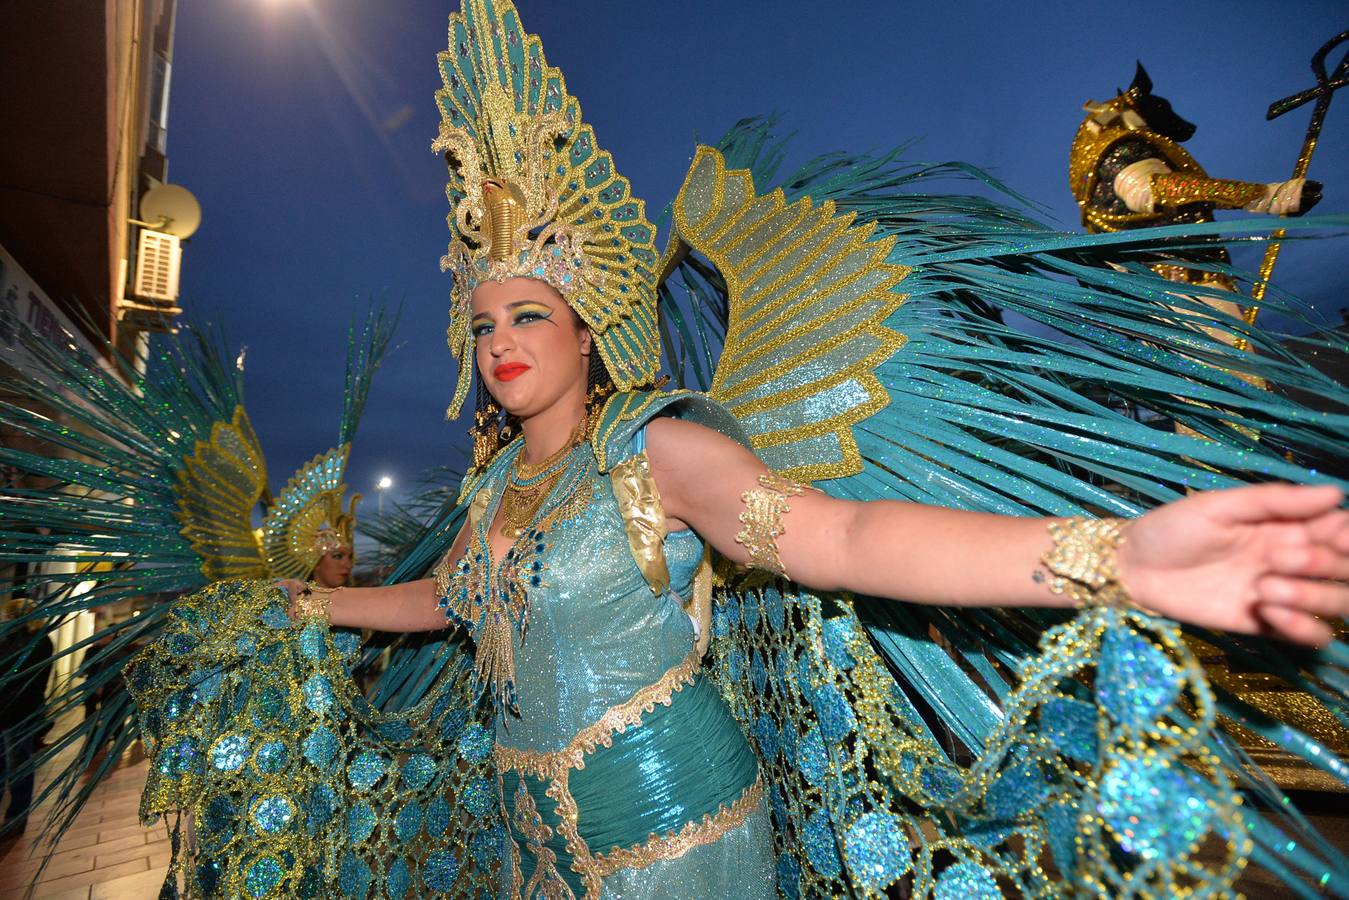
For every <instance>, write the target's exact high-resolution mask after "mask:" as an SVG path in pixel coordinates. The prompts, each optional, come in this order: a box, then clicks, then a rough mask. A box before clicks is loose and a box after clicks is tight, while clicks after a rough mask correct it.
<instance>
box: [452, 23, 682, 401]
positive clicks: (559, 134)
mask: <svg viewBox="0 0 1349 900" xmlns="http://www.w3.org/2000/svg"><path fill="white" fill-rule="evenodd" d="M437 59H438V62H439V64H440V74H441V80H442V82H443V85H444V86H443V87H442V89H441V90H440V91H438V92H437V94H436V100H437V103H438V105H439V107H440V114H441V127H440V136H439V137H438V138H437V139H436V141H435V143H434V144H433V145H432V146H433V149H435V150H437V151H439V152H442V153H444V154H445V158H446V162H447V164H448V165H449V170H450V180H449V184H448V186H447V187H446V195H447V196H448V197H449V200H450V206H451V213H450V215H449V218H448V221H449V225H450V228H451V230H452V231H453V232H454V235H455V236H454V238H453V239H452V240H451V241H450V245H449V249H448V251H447V252H446V254H445V256H444V258H443V259H442V260H441V267H442V268H443V269H445V270H448V271H449V272H450V273H451V274H452V275H453V277H454V285H453V288H452V291H451V300H450V327H449V345H450V349H451V350H452V351H453V352H454V355H455V358H456V359H458V361H459V377H458V382H457V384H456V386H455V392H454V400H453V402H452V403H451V404H450V408H449V415H450V417H451V418H453V417H454V416H457V415H458V414H459V410H460V409H461V408H462V405H463V402H464V398H465V397H466V396H467V395H468V387H469V381H470V377H471V371H472V366H473V360H472V352H471V349H472V346H473V335H472V333H471V331H470V329H469V319H470V317H471V312H470V309H469V301H470V298H471V295H472V293H473V288H474V287H476V286H477V285H478V284H479V283H481V282H482V281H484V280H486V279H496V280H505V279H507V278H511V277H527V278H537V279H539V280H541V281H545V282H547V283H548V284H549V285H551V286H552V287H553V288H555V289H556V290H557V291H558V292H559V293H561V294H562V296H563V297H564V298H565V299H566V300H567V303H568V304H569V305H570V306H571V308H572V309H574V310H575V311H576V313H577V314H578V315H579V316H580V317H581V319H582V321H584V322H585V324H586V326H587V327H588V328H589V329H590V332H591V334H592V335H593V336H594V339H595V343H596V345H597V346H598V347H599V350H600V356H601V357H602V358H603V360H604V363H605V366H606V368H607V369H608V370H609V374H610V376H611V377H612V379H613V381H614V384H615V385H616V386H617V387H618V388H619V389H620V390H626V389H630V388H634V387H638V386H641V385H644V384H648V383H650V382H651V381H653V380H654V379H655V376H656V372H657V370H658V369H659V367H660V336H659V333H658V331H657V326H656V275H657V266H658V263H659V257H658V255H657V253H656V250H655V229H654V228H653V227H652V225H651V223H650V222H648V221H647V219H646V213H645V205H644V204H643V202H642V201H641V200H638V199H636V198H635V197H633V196H632V195H631V191H630V189H629V185H628V180H627V179H626V178H624V177H622V176H621V175H619V174H618V173H617V172H616V171H615V169H614V164H613V159H612V157H611V156H610V155H609V154H608V153H607V152H605V151H603V150H601V149H600V148H599V145H598V144H597V143H596V140H595V134H594V131H593V130H592V129H591V127H590V126H589V125H587V124H585V122H584V121H583V120H582V119H581V107H580V104H579V103H577V101H576V98H574V97H572V96H571V95H570V94H568V93H567V86H566V82H565V80H564V79H563V77H562V73H561V72H559V71H558V70H557V69H556V68H553V67H552V66H549V65H548V63H547V60H546V59H545V58H544V55H543V45H542V43H541V42H540V41H539V38H538V37H537V36H536V35H531V34H526V33H525V32H524V30H523V29H522V28H521V26H520V19H519V16H518V15H517V14H516V12H515V9H514V7H513V6H512V5H511V4H509V3H499V4H487V3H465V4H464V10H463V11H462V12H459V13H455V14H453V15H452V16H450V30H449V49H448V50H446V51H444V52H442V53H441V54H439V56H438V57H437Z"/></svg>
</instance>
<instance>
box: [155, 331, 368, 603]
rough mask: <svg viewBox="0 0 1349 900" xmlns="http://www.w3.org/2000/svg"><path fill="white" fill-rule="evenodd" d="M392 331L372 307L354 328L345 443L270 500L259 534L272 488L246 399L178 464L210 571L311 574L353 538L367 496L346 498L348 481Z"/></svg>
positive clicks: (193, 536) (182, 506)
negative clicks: (258, 521) (259, 510)
mask: <svg viewBox="0 0 1349 900" xmlns="http://www.w3.org/2000/svg"><path fill="white" fill-rule="evenodd" d="M392 331H393V322H392V321H391V320H388V319H386V318H385V317H384V315H383V313H382V312H375V313H372V315H371V316H370V318H369V319H368V321H366V322H365V323H364V325H363V326H362V327H360V328H359V329H358V328H357V327H355V326H353V328H352V331H351V338H350V341H349V343H348V347H347V377H346V391H345V393H344V400H343V410H342V422H341V426H340V428H339V431H338V445H337V446H336V447H333V448H332V449H330V450H328V451H327V452H325V453H321V454H319V455H318V456H315V457H314V458H313V459H312V460H310V461H309V462H308V463H306V464H305V465H303V466H301V467H300V469H299V470H297V471H296V472H295V474H294V475H292V476H291V478H290V481H289V482H288V483H287V484H286V487H285V489H284V490H282V491H281V493H280V494H279V495H278V496H277V497H276V500H275V501H274V502H272V503H270V505H269V508H268V509H267V513H266V515H265V516H264V517H263V520H262V529H261V534H260V536H259V535H258V534H256V533H255V532H254V530H253V524H252V518H253V509H254V507H255V506H256V505H257V504H258V502H259V501H260V500H262V499H263V497H264V495H265V494H266V493H267V468H266V463H265V460H264V458H263V454H262V449H261V447H260V446H259V444H258V439H257V435H256V434H254V432H253V426H252V424H251V423H250V422H249V420H248V414H247V412H246V411H245V410H244V407H243V404H242V403H239V404H238V405H237V406H236V407H235V408H234V411H233V413H232V415H231V416H230V418H229V419H228V420H222V421H217V422H215V423H214V424H213V425H212V427H211V429H210V434H209V436H208V437H205V438H203V439H201V440H198V441H197V442H196V444H195V446H194V447H193V450H192V453H191V455H189V456H187V457H186V458H185V459H184V460H183V461H182V466H181V468H180V469H179V470H178V472H177V482H178V492H177V493H178V496H177V510H176V515H177V519H178V521H179V523H180V524H181V526H182V528H181V534H182V535H183V537H185V538H187V539H188V540H189V541H191V543H192V548H193V549H194V550H195V551H196V552H197V554H198V555H199V556H200V557H201V560H202V563H201V567H202V573H203V574H204V575H206V577H207V578H208V579H210V580H218V579H222V578H261V577H270V578H300V579H304V578H308V577H309V575H310V573H311V572H313V570H314V566H315V565H317V564H318V561H319V560H320V559H321V558H322V557H323V556H324V554H326V553H330V552H332V551H333V550H336V549H337V548H338V547H342V546H346V547H350V546H352V544H353V541H354V538H355V533H354V532H355V527H356V504H357V503H358V502H360V499H361V497H360V494H353V495H352V497H351V499H350V500H349V501H344V497H345V494H346V490H347V487H346V484H345V483H344V480H343V479H344V478H345V475H346V467H347V458H348V456H349V455H350V453H351V440H352V438H353V437H354V436H355V433H356V426H357V424H358V423H359V422H360V418H361V412H362V411H363V409H364V407H365V398H366V394H367V393H368V391H369V387H370V380H371V376H372V375H373V374H374V371H375V369H376V368H377V367H378V366H379V362H380V359H381V358H382V356H383V354H384V350H385V348H386V347H387V345H388V341H389V338H390V336H391V334H392Z"/></svg>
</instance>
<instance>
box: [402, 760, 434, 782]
mask: <svg viewBox="0 0 1349 900" xmlns="http://www.w3.org/2000/svg"><path fill="white" fill-rule="evenodd" d="M435 776H436V761H435V760H433V759H432V758H431V757H429V756H427V755H426V754H425V753H414V754H412V755H411V756H409V757H408V758H407V761H406V762H404V763H403V769H402V774H401V777H402V779H403V787H404V788H406V789H407V790H410V791H419V790H421V789H422V788H424V787H426V786H427V785H428V784H430V783H431V779H432V778H434V777H435Z"/></svg>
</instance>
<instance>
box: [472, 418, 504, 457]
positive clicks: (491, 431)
mask: <svg viewBox="0 0 1349 900" xmlns="http://www.w3.org/2000/svg"><path fill="white" fill-rule="evenodd" d="M472 431H473V468H475V469H481V468H482V467H483V466H485V465H487V463H488V462H490V461H491V459H492V457H493V456H495V455H496V452H497V448H498V447H500V446H501V436H500V432H499V431H498V429H497V408H496V404H495V403H493V404H491V405H489V406H487V407H486V408H485V409H479V410H475V411H474V413H473V429H472Z"/></svg>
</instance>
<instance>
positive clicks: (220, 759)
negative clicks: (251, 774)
mask: <svg viewBox="0 0 1349 900" xmlns="http://www.w3.org/2000/svg"><path fill="white" fill-rule="evenodd" d="M247 759H248V737H247V736H246V735H242V734H231V735H229V736H227V737H223V738H221V739H220V740H218V741H216V742H215V746H214V747H212V748H211V766H212V767H213V768H214V769H216V770H217V771H219V772H236V771H238V770H239V769H241V768H243V764H244V762H245V760H247Z"/></svg>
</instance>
